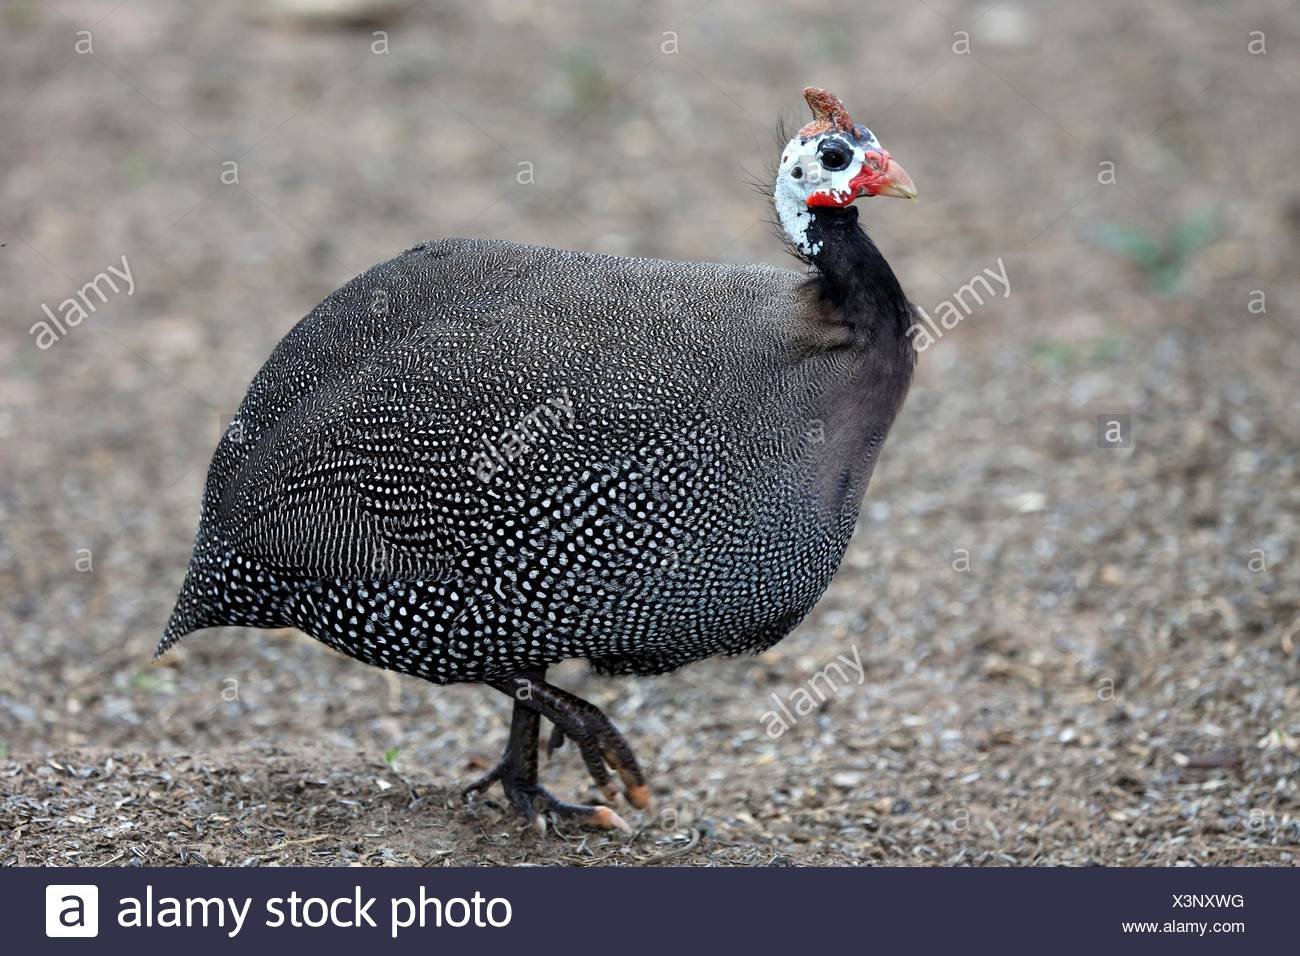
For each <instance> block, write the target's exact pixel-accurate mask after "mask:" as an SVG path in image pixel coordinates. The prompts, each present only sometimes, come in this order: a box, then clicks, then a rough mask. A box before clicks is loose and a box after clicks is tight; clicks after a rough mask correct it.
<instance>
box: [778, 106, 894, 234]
mask: <svg viewBox="0 0 1300 956" xmlns="http://www.w3.org/2000/svg"><path fill="white" fill-rule="evenodd" d="M803 95H804V99H806V100H807V101H808V105H809V107H811V108H812V113H813V121H812V122H811V123H809V124H808V125H806V126H804V127H803V128H802V129H800V130H799V132H798V133H797V134H796V135H795V137H794V138H793V139H791V140H790V142H788V143H787V144H786V146H785V149H783V150H782V151H781V165H780V166H779V167H778V168H777V172H776V189H775V195H774V199H775V201H776V208H777V212H778V214H779V215H780V217H781V222H782V224H783V225H784V226H785V229H786V232H787V233H789V234H790V238H791V240H793V241H794V243H795V245H797V246H799V248H800V249H801V250H802V251H803V252H804V253H806V254H810V255H811V254H813V253H814V252H815V251H816V250H815V249H814V248H811V247H810V245H811V244H810V242H809V240H808V238H807V226H808V224H809V223H810V222H811V219H812V216H813V215H814V214H815V213H816V212H817V211H819V210H831V209H840V208H843V207H845V206H848V205H849V204H850V203H852V202H853V201H854V200H855V199H858V198H860V197H862V196H899V197H902V198H905V199H915V198H916V187H915V186H914V185H913V184H912V178H911V177H910V176H908V175H907V172H906V171H905V170H904V169H903V167H902V166H900V165H899V164H898V163H897V162H896V161H895V160H894V158H893V157H892V156H890V155H889V153H888V151H886V150H885V149H884V147H882V146H881V145H880V141H879V140H877V139H876V136H875V134H874V133H872V132H871V130H869V129H867V128H866V127H865V126H863V125H862V124H861V123H854V122H853V120H852V119H850V118H849V114H848V112H847V111H846V110H845V109H844V104H843V103H841V102H840V100H839V97H837V96H835V95H833V94H831V93H828V92H827V91H826V90H822V89H818V88H817V87H815V86H810V87H808V88H807V89H805V90H804V91H803Z"/></svg>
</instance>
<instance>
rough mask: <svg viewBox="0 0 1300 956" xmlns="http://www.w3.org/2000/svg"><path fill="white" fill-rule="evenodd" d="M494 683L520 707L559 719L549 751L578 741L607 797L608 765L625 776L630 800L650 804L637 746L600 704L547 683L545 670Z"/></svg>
mask: <svg viewBox="0 0 1300 956" xmlns="http://www.w3.org/2000/svg"><path fill="white" fill-rule="evenodd" d="M492 686H494V687H496V688H497V689H498V690H500V691H501V692H502V693H506V694H510V695H511V696H513V697H514V698H515V701H516V706H518V705H520V704H522V705H523V706H525V707H531V708H532V709H534V710H536V711H537V712H538V713H540V714H541V715H542V716H543V717H545V718H546V719H547V720H549V721H551V722H552V723H553V724H555V731H554V732H552V734H551V739H550V741H549V743H548V744H547V750H548V753H549V752H553V751H554V750H555V749H556V748H557V747H559V746H560V744H562V743H563V742H564V738H566V737H567V738H568V739H570V740H572V741H573V742H574V743H575V744H576V745H577V747H578V751H579V753H581V754H582V760H583V763H585V764H586V765H587V771H588V773H590V774H591V776H592V779H593V780H595V782H596V786H597V787H599V788H600V789H601V791H602V792H604V793H605V794H606V796H612V793H613V786H612V782H611V780H610V776H609V773H608V771H606V769H605V767H606V765H608V766H609V768H610V769H611V770H613V771H614V772H615V773H617V774H618V776H619V778H620V779H621V780H622V781H623V789H624V792H625V793H626V795H627V801H628V803H630V804H632V806H634V807H636V808H637V809H639V810H644V809H646V808H647V807H649V806H650V788H649V787H647V786H646V782H645V776H644V775H643V774H642V773H641V767H640V765H638V764H637V762H636V757H635V756H634V755H633V753H632V748H631V747H629V746H628V743H627V741H626V740H625V739H624V738H623V735H622V734H621V733H619V732H618V728H616V727H615V726H614V725H613V724H612V723H610V720H609V718H608V717H606V716H605V715H604V714H602V713H601V712H600V710H599V708H597V707H596V706H595V705H594V704H590V703H588V702H587V701H585V700H583V699H582V698H581V697H576V696H574V695H573V694H570V693H569V692H568V691H563V690H560V689H559V688H558V687H555V686H554V685H552V684H548V683H546V682H545V681H544V680H542V679H541V675H540V674H520V675H516V676H514V677H510V678H507V679H506V680H503V681H500V682H496V683H493V685H492Z"/></svg>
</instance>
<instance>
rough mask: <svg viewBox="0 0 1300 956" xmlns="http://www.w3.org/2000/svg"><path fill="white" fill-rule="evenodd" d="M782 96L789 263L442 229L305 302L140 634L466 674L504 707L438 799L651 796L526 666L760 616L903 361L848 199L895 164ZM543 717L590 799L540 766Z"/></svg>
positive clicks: (212, 472) (703, 640)
mask: <svg viewBox="0 0 1300 956" xmlns="http://www.w3.org/2000/svg"><path fill="white" fill-rule="evenodd" d="M804 96H805V98H806V99H807V101H808V104H809V106H810V107H811V108H812V111H813V117H814V118H813V121H812V122H810V123H809V124H808V125H806V126H804V127H803V128H802V129H800V130H799V133H798V135H796V136H795V137H794V138H793V139H791V140H790V142H789V143H788V144H787V145H786V147H785V149H784V151H783V153H782V156H781V161H780V165H779V167H778V168H777V173H776V178H775V183H774V191H773V202H774V206H775V210H776V213H777V217H778V219H779V221H780V225H781V227H782V228H783V230H784V232H785V235H786V237H787V238H788V241H789V244H790V246H791V247H792V251H793V252H794V253H795V254H796V255H797V256H798V257H799V258H800V259H801V260H802V261H803V263H804V268H803V269H802V270H801V271H791V270H787V269H779V268H773V267H769V266H762V265H732V264H724V263H704V262H664V261H659V260H654V259H636V258H619V257H615V256H605V255H595V254H588V253H580V252H569V251H562V250H557V249H547V248H540V247H536V246H528V245H519V244H516V243H510V242H496V241H487V240H477V239H446V240H439V241H436V242H428V243H423V244H421V245H418V246H415V247H414V248H412V249H409V250H408V251H407V252H405V253H404V254H402V255H400V256H398V257H397V258H395V259H392V260H389V261H388V262H384V263H381V264H379V265H377V266H374V267H373V268H371V269H370V270H368V271H367V272H365V273H363V274H362V275H360V276H358V277H357V278H355V279H353V280H352V281H351V282H349V283H348V284H347V285H345V286H343V287H342V288H341V289H339V290H338V291H337V292H335V293H333V294H332V295H330V296H329V298H327V299H326V300H325V301H324V302H322V303H321V304H320V305H319V306H317V307H316V308H315V309H314V310H313V311H312V312H311V313H310V314H309V315H307V316H306V318H304V319H302V320H301V321H300V322H299V323H298V324H297V325H296V326H294V328H293V329H292V330H291V331H290V332H289V333H288V334H287V335H286V336H285V337H284V339H283V340H282V341H281V342H280V344H279V345H278V346H277V347H276V349H275V351H274V352H273V353H272V355H271V357H270V358H269V359H268V360H267V362H266V364H265V365H264V366H263V367H262V369H261V371H260V372H258V374H257V377H256V378H255V379H254V380H253V382H252V384H251V385H250V386H249V389H248V394H247V396H246V397H245V398H244V401H243V403H242V404H241V406H240V408H239V411H238V414H237V415H236V417H235V419H234V420H233V422H232V424H231V427H230V428H229V429H228V430H227V432H226V434H225V436H224V437H223V438H222V440H221V442H220V444H219V445H218V446H217V450H216V452H215V454H214V455H213V458H212V464H211V466H210V469H209V472H208V478H207V484H206V486H205V489H204V493H203V507H202V518H201V521H200V523H199V527H198V532H197V534H196V535H195V541H194V551H193V555H192V557H191V559H190V564H189V568H188V570H187V572H186V575H185V581H184V584H183V585H182V587H181V590H180V595H179V598H178V599H177V603H176V608H175V610H174V611H173V612H172V616H171V619H170V620H169V622H168V623H167V627H166V630H165V631H164V633H163V637H162V641H161V643H160V644H159V646H158V653H159V654H162V653H163V652H164V651H166V650H167V649H168V648H169V647H170V646H171V645H172V644H174V643H175V642H176V641H177V640H178V639H180V638H181V637H182V636H184V635H186V634H188V633H190V632H191V631H195V630H199V629H201V628H208V627H215V626H220V625H242V626H247V627H268V628H280V627H295V628H298V629H300V630H302V631H305V632H306V633H307V634H310V635H311V636H312V637H315V638H317V639H318V640H320V641H322V642H324V643H325V644H328V645H329V646H330V647H333V648H335V649H336V650H339V651H342V652H343V653H345V654H349V655H351V656H352V657H355V658H357V659H358V660H361V661H365V662H366V663H368V664H374V665H376V666H378V667H383V668H387V669H389V670H394V671H399V672H401V673H404V674H411V675H414V676H416V677H422V678H424V679H425V680H428V681H432V682H434V683H436V684H445V683H451V682H455V681H471V682H479V683H484V684H487V685H488V686H490V687H493V688H495V689H496V690H498V691H500V692H502V693H503V694H506V695H508V696H510V697H511V699H512V700H513V701H514V712H513V716H512V720H511V726H510V735H509V741H508V744H507V746H506V750H505V753H504V755H503V756H502V758H501V760H500V762H499V763H498V764H497V766H496V767H495V769H493V770H492V771H491V772H490V773H489V774H487V776H485V777H484V778H483V779H481V780H479V781H478V782H476V783H474V784H472V785H471V786H470V787H469V788H467V790H466V793H467V794H468V793H469V792H472V791H477V790H481V789H484V788H486V787H488V786H489V785H491V784H492V783H498V782H499V783H500V784H501V786H502V788H503V790H504V792H505V795H506V797H507V798H508V799H509V802H510V804H511V805H512V806H513V807H514V808H515V809H516V810H517V811H518V813H519V814H520V815H521V816H522V817H523V818H524V819H525V820H527V821H528V822H529V823H532V824H533V825H535V826H538V827H539V828H542V829H544V828H545V819H546V816H545V815H546V814H553V815H555V816H556V817H573V818H577V819H579V820H581V821H583V822H586V823H589V824H593V825H596V826H601V827H614V828H618V829H622V830H627V829H629V828H628V825H627V824H626V823H625V822H624V820H623V819H622V818H621V817H620V816H619V815H618V813H616V812H615V810H614V809H613V807H614V806H615V805H617V798H618V795H619V791H620V789H621V790H622V793H623V794H624V796H625V798H626V799H627V801H628V802H629V803H630V804H632V805H633V806H634V807H637V808H641V809H644V808H646V807H648V806H649V803H650V790H649V787H648V786H647V784H646V778H645V774H644V773H643V771H642V768H641V767H640V765H639V764H638V763H637V760H636V758H635V757H634V756H633V753H632V750H631V748H630V747H629V746H628V744H627V741H626V740H624V738H623V736H622V735H621V734H620V733H619V731H618V730H617V729H616V728H615V727H614V726H613V724H611V723H610V721H609V720H608V719H607V718H606V717H605V715H604V714H602V713H601V712H600V711H599V710H598V709H597V708H596V707H594V706H592V705H591V704H589V703H587V702H586V701H584V700H582V699H580V698H578V697H575V696H574V695H572V694H569V693H567V692H565V691H563V690H561V689H560V688H558V687H555V686H554V685H552V684H548V683H547V682H546V681H545V674H546V669H547V667H548V666H549V665H552V664H555V663H558V662H559V661H563V660H566V659H568V658H584V659H586V660H587V661H588V662H590V664H591V666H592V667H593V668H594V669H595V670H596V671H597V672H599V673H604V674H633V675H644V674H660V673H664V672H666V671H671V670H674V669H676V668H678V667H681V666H682V665H684V664H690V663H692V662H694V661H699V660H703V659H704V658H707V657H712V656H714V655H718V654H740V653H757V652H760V651H762V650H765V649H766V648H769V647H771V646H772V645H773V644H775V643H776V642H777V641H779V640H781V639H782V638H783V637H785V636H786V634H788V633H789V632H790V631H791V630H792V629H793V628H794V627H795V625H796V624H798V622H799V621H800V619H802V618H803V617H804V615H806V614H807V613H808V612H809V610H811V609H812V607H813V605H814V603H815V602H816V601H817V599H818V598H819V597H820V596H821V594H822V592H823V591H824V590H825V589H826V587H827V585H828V584H829V582H830V579H831V575H832V574H833V573H834V571H835V569H836V567H837V566H838V565H839V562H840V559H841V558H842V557H843V555H844V551H845V549H846V547H847V546H848V542H849V537H850V535H851V534H852V532H853V528H854V525H855V523H856V521H857V516H858V510H859V508H860V506H861V503H862V498H863V494H864V493H865V491H866V488H867V482H868V481H869V480H870V478H871V473H872V470H873V468H874V466H875V463H876V459H877V457H878V455H879V453H880V449H881V445H882V444H883V443H884V440H885V436H886V435H887V434H888V432H889V429H890V426H891V424H892V423H893V421H894V417H895V415H896V414H897V413H898V410H899V408H900V407H901V406H902V404H903V400H904V397H905V396H906V394H907V390H908V385H909V383H910V381H911V378H912V370H913V367H914V365H915V352H914V349H913V347H912V343H911V340H910V338H909V335H908V330H909V328H910V327H911V325H912V322H913V319H914V316H913V310H912V307H911V306H910V305H909V303H908V301H907V298H906V296H905V295H904V294H903V290H902V288H901V287H900V286H899V283H898V280H897V279H896V278H895V277H894V273H893V272H892V271H891V270H890V268H889V265H888V263H886V261H885V259H884V257H883V256H882V255H881V254H880V252H879V251H878V250H877V248H876V246H875V245H874V244H873V243H872V241H871V240H870V239H869V238H868V237H867V235H866V233H865V232H864V231H863V230H862V227H861V226H860V225H859V223H858V215H857V209H856V208H855V207H854V206H853V205H852V203H853V201H854V200H855V199H858V198H860V197H864V196H900V197H915V195H916V193H915V190H914V188H913V186H912V182H911V180H910V179H909V178H908V176H907V174H906V173H905V172H904V171H903V169H902V167H901V166H899V165H898V163H897V162H895V161H894V160H893V159H892V158H891V157H890V155H889V153H888V152H886V151H885V150H884V149H883V148H881V146H880V143H879V142H878V141H877V140H876V137H875V136H874V135H873V134H872V133H871V131H870V130H868V129H867V128H866V127H864V126H862V125H860V124H856V123H854V122H853V121H852V120H851V119H850V118H849V115H848V113H847V112H846V111H845V109H844V107H843V105H842V104H841V103H840V101H839V100H838V99H837V98H836V97H834V96H832V95H831V94H829V93H827V92H826V91H824V90H820V89H816V88H809V89H806V90H805V91H804ZM542 718H546V720H547V721H548V722H550V723H551V724H552V725H553V730H552V732H551V734H550V737H549V744H548V748H549V750H550V751H553V750H554V749H555V748H556V747H558V746H560V745H561V744H563V742H564V741H565V740H566V739H568V740H570V741H572V742H573V744H574V747H575V749H576V750H577V752H578V754H579V755H580V756H581V758H582V760H583V762H584V764H585V765H586V768H587V770H588V772H590V774H591V776H592V778H593V779H594V781H595V784H596V786H597V787H598V788H599V790H600V791H601V792H602V794H603V795H604V798H605V800H606V802H607V803H608V804H609V805H605V804H600V803H598V804H595V805H589V806H588V805H578V804H570V803H564V802H561V801H560V800H557V799H556V798H554V797H552V796H551V795H550V794H549V793H548V792H547V791H546V790H545V789H543V788H542V787H541V786H540V784H539V783H538V773H537V769H538V767H537V762H538V761H537V758H538V746H539V732H540V729H541V719H542Z"/></svg>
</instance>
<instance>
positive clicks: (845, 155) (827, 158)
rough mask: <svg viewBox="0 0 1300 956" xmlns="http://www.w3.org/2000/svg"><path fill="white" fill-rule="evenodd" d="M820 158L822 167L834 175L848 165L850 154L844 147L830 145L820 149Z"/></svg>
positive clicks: (834, 144)
mask: <svg viewBox="0 0 1300 956" xmlns="http://www.w3.org/2000/svg"><path fill="white" fill-rule="evenodd" d="M820 158H821V163H822V167H823V168H825V169H828V170H830V171H831V172H833V173H835V172H839V171H840V170H841V169H844V168H846V167H847V166H848V165H849V158H850V153H849V151H848V150H847V149H845V148H844V147H842V146H840V145H838V144H836V143H832V144H831V145H829V146H825V147H823V148H822V151H821V157H820Z"/></svg>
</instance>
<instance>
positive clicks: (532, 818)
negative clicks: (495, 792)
mask: <svg viewBox="0 0 1300 956" xmlns="http://www.w3.org/2000/svg"><path fill="white" fill-rule="evenodd" d="M518 679H520V680H525V681H530V682H533V683H534V684H541V683H542V681H541V674H540V673H535V674H530V675H527V676H525V677H522V678H518ZM513 680H516V679H514V678H512V679H511V681H513ZM493 686H495V687H497V688H498V689H499V690H504V691H505V692H506V693H509V694H510V695H511V696H512V697H514V699H515V704H514V712H513V713H512V714H511V717H510V738H509V741H508V742H507V744H506V749H505V753H504V754H502V756H501V759H500V760H499V761H498V762H497V765H496V766H495V767H493V768H492V769H491V770H489V771H488V772H487V773H486V774H484V775H483V776H482V777H480V778H479V779H478V780H476V781H474V782H473V783H472V784H470V785H469V786H468V787H466V788H465V789H464V790H463V791H462V796H463V797H468V796H469V795H470V794H471V793H476V792H478V791H481V790H485V789H487V788H488V787H489V786H491V785H492V784H493V783H500V784H501V789H502V790H504V791H505V794H506V799H508V800H509V801H510V805H511V806H513V807H514V808H515V810H516V811H517V812H518V813H519V814H520V815H521V816H523V817H524V819H526V820H527V821H528V822H529V824H530V825H532V826H533V827H535V828H537V829H539V830H542V831H544V830H545V829H546V825H545V823H544V822H543V819H542V817H541V816H539V815H538V805H539V804H540V805H541V807H542V809H543V811H546V812H551V813H554V814H556V815H557V816H567V817H573V818H575V819H579V820H582V821H583V822H584V823H589V824H591V825H593V826H597V827H602V828H605V829H617V830H623V831H625V832H628V833H630V832H631V830H632V828H631V827H629V826H628V825H627V823H626V822H625V821H624V820H623V818H622V817H620V816H619V815H618V814H617V813H615V812H614V811H613V810H611V809H610V808H609V807H600V806H583V805H580V804H573V803H565V802H564V801H562V800H557V799H556V798H555V797H553V796H551V795H550V794H549V793H548V792H547V791H546V790H545V789H544V788H543V787H542V786H541V785H540V784H539V783H538V782H537V745H538V733H539V730H540V727H541V718H542V711H541V710H540V709H538V708H537V707H535V706H530V705H529V703H528V702H526V701H523V700H521V699H520V698H519V697H518V696H516V694H515V685H514V684H512V683H511V682H510V681H507V682H504V683H503V684H494V685H493ZM543 686H547V685H543ZM580 749H583V756H584V759H587V754H586V749H585V748H581V747H580ZM598 757H599V754H597V758H598ZM590 768H591V764H590V761H588V769H590ZM600 772H601V773H602V774H603V775H604V778H605V781H606V782H608V779H609V775H608V773H606V772H605V767H604V765H603V764H601V765H600ZM593 776H594V771H593ZM599 782H600V781H599V780H597V783H599Z"/></svg>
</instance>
